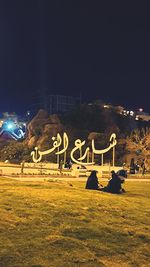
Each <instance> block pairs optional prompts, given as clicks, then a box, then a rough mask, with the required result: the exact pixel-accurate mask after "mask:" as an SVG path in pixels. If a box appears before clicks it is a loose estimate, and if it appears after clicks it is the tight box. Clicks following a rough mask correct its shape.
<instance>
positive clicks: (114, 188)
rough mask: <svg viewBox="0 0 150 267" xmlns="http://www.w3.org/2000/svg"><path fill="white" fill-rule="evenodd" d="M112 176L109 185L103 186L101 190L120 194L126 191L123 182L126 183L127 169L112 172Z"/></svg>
mask: <svg viewBox="0 0 150 267" xmlns="http://www.w3.org/2000/svg"><path fill="white" fill-rule="evenodd" d="M111 174H112V177H111V179H110V180H109V182H108V185H107V186H105V187H103V188H101V189H100V190H101V191H103V192H109V193H113V194H120V193H123V192H125V190H124V189H123V188H122V186H121V184H122V183H124V181H125V177H124V176H126V171H125V170H122V172H121V170H120V171H119V172H118V173H115V171H112V172H111Z"/></svg>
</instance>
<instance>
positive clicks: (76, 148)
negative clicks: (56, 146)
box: [70, 139, 94, 165]
mask: <svg viewBox="0 0 150 267" xmlns="http://www.w3.org/2000/svg"><path fill="white" fill-rule="evenodd" d="M84 144H85V141H83V142H81V140H80V139H77V140H76V141H75V147H74V148H73V149H72V150H71V153H70V157H71V159H72V161H73V162H75V163H77V164H80V165H92V164H94V162H87V163H85V162H81V161H80V160H83V159H85V157H86V156H87V153H88V151H89V148H87V149H86V151H85V153H84V155H83V156H82V157H80V158H78V160H76V159H75V158H74V153H75V152H76V151H77V150H79V151H80V150H81V149H82V146H84Z"/></svg>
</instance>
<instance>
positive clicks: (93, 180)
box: [85, 170, 100, 190]
mask: <svg viewBox="0 0 150 267" xmlns="http://www.w3.org/2000/svg"><path fill="white" fill-rule="evenodd" d="M85 188H86V189H92V190H100V187H99V182H98V178H97V171H95V170H94V171H92V172H91V174H90V176H89V177H88V179H87V182H86V186H85Z"/></svg>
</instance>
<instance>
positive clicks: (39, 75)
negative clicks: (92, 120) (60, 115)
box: [0, 0, 150, 113]
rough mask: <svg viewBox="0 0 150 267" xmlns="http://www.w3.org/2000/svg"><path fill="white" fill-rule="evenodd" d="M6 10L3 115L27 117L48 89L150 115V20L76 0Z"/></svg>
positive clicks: (0, 17) (2, 7) (0, 75)
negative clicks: (36, 98)
mask: <svg viewBox="0 0 150 267" xmlns="http://www.w3.org/2000/svg"><path fill="white" fill-rule="evenodd" d="M12 2H13V3H12ZM0 12H1V14H0V33H1V52H0V55H1V63H0V92H1V102H0V104H1V105H0V106H1V108H0V109H1V112H2V111H16V112H18V113H22V112H25V111H26V110H28V109H29V106H30V105H31V102H32V96H33V94H36V92H37V90H39V89H40V88H49V92H50V93H52V94H53V93H56V94H62V95H72V96H79V95H80V94H82V99H83V100H84V101H93V100H94V99H100V100H104V101H106V102H110V103H112V104H114V105H123V106H125V107H129V108H132V109H137V108H141V107H142V108H143V109H144V110H145V111H146V112H150V108H149V98H148V93H149V87H150V49H149V47H150V17H149V16H148V15H147V16H146V15H131V14H130V15H122V14H120V13H118V14H120V15H117V14H115V15H114V16H112V15H110V13H109V12H104V13H103V12H102V10H101V5H100V3H99V1H95V2H94V3H91V1H86V2H85V3H84V2H82V1H79V2H78V1H76V2H74V1H71V0H70V1H65V2H62V1H54V2H52V3H51V2H50V1H48V0H45V1H40V0H38V1H34V0H30V1H27V0H26V1H25V0H22V1H19V0H14V1H9V0H5V1H1V3H0Z"/></svg>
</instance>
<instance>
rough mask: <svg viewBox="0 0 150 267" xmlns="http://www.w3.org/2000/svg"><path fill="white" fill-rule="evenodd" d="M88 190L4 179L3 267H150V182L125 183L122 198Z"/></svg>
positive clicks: (0, 206) (0, 190)
mask: <svg viewBox="0 0 150 267" xmlns="http://www.w3.org/2000/svg"><path fill="white" fill-rule="evenodd" d="M103 184H104V183H103ZM84 187H85V183H84V182H69V181H68V182H67V181H53V180H49V181H44V182H20V181H14V180H11V179H5V178H2V177H1V179H0V266H1V267H14V266H15V267H53V266H55V267H74V266H83V267H84V266H85V267H91V266H93V267H97V266H98V267H101V266H109V267H112V266H114V267H120V266H123V267H124V266H133V267H138V266H139V267H148V266H150V263H149V261H150V200H149V195H150V182H145V181H143V182H128V181H126V183H125V185H124V188H125V189H126V193H124V194H122V195H115V194H109V193H104V192H98V191H92V190H85V189H84Z"/></svg>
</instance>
